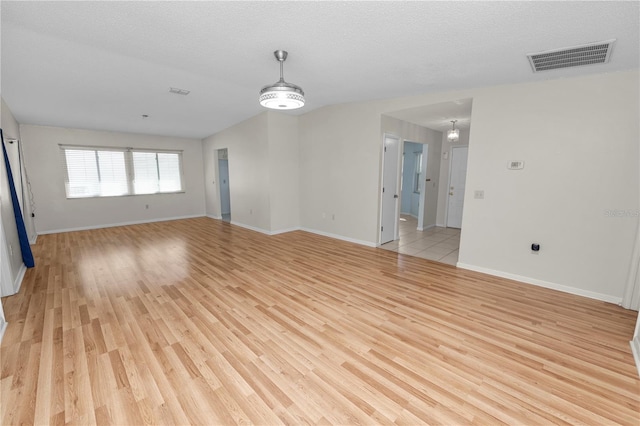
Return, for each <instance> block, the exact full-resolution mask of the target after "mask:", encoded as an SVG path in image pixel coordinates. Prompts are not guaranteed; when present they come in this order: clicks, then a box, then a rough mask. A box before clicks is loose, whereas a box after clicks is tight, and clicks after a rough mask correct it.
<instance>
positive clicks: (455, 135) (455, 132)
mask: <svg viewBox="0 0 640 426" xmlns="http://www.w3.org/2000/svg"><path fill="white" fill-rule="evenodd" d="M457 122H458V120H451V124H452V127H451V130H447V140H448V141H449V142H458V139H460V129H456V123H457Z"/></svg>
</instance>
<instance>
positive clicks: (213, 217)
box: [205, 214, 222, 220]
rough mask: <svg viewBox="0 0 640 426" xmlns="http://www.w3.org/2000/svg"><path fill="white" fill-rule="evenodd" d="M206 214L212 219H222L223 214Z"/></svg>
mask: <svg viewBox="0 0 640 426" xmlns="http://www.w3.org/2000/svg"><path fill="white" fill-rule="evenodd" d="M205 216H206V217H208V218H210V219H216V220H222V216H214V215H212V214H207V215H205Z"/></svg>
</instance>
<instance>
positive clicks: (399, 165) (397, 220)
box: [309, 132, 404, 247]
mask: <svg viewBox="0 0 640 426" xmlns="http://www.w3.org/2000/svg"><path fill="white" fill-rule="evenodd" d="M387 138H389V139H395V140H397V141H398V158H397V159H396V163H397V166H396V167H397V172H398V173H397V176H396V188H395V191H396V193H398V194H400V197H401V196H402V191H401V189H402V187H401V186H400V181H401V180H402V179H401V175H402V162H403V155H402V151H403V150H404V141H403V139H402V138H401V137H400V136H396V135H394V134H393V133H387V132H384V133H383V134H382V147H381V148H382V150H381V153H382V163H381V164H380V180H379V184H380V186H379V188H378V192H379V194H380V197H379V198H378V202H379V203H380V209H379V210H378V232H377V234H378V235H377V244H376V245H374V246H371V247H376V246H378V245H380V242H381V241H382V226H383V225H382V213H383V208H384V196H383V193H382V188H384V171H385V167H384V166H385V164H384V161H385V160H384V159H385V155H386V154H385V150H384V149H385V142H386V140H387ZM400 203H401V198H396V205H395V221H394V225H393V241H395V240H397V239H398V235H399V227H400ZM309 232H313V231H309ZM319 235H325V234H319ZM332 235H333V234H327V235H325V236H327V237H329V236H330V237H331V238H337V239H342V238H341V237H333V236H332ZM345 241H348V240H345ZM351 242H355V243H356V244H360V243H358V242H356V240H354V241H351ZM366 244H370V243H366ZM366 244H365V245H366Z"/></svg>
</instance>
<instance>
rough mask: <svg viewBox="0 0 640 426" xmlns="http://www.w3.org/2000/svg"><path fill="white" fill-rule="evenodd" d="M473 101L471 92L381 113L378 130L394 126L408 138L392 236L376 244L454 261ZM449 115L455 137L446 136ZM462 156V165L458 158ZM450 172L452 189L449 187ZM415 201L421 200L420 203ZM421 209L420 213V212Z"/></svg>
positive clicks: (453, 262)
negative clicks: (436, 101) (453, 99)
mask: <svg viewBox="0 0 640 426" xmlns="http://www.w3.org/2000/svg"><path fill="white" fill-rule="evenodd" d="M472 102H473V100H472V99H470V98H469V99H460V100H456V101H450V102H443V103H438V104H432V105H424V106H421V107H415V108H409V109H406V110H400V111H393V112H388V113H385V114H384V115H383V118H382V125H381V128H382V131H383V132H385V133H386V132H393V133H394V134H397V135H398V136H399V137H400V138H402V139H404V138H407V139H404V140H405V142H406V147H405V149H404V150H403V153H402V160H403V161H402V162H401V164H402V167H401V169H400V170H399V176H398V179H399V180H400V182H401V183H400V186H401V189H402V191H401V192H400V203H399V208H398V211H399V215H398V216H397V220H398V223H397V225H396V226H397V227H396V238H395V239H394V240H393V241H390V242H388V243H386V244H385V243H383V241H382V240H381V244H380V248H383V249H387V250H392V251H395V252H398V253H403V254H408V255H411V256H416V257H422V258H426V259H429V260H435V261H438V262H442V263H448V264H451V265H456V264H457V262H458V252H459V244H460V237H461V234H462V232H463V230H462V229H461V228H462V210H463V201H464V192H465V186H464V178H465V177H466V155H462V154H463V153H464V154H466V152H467V147H468V143H469V134H470V130H469V129H470V124H471V107H472ZM452 120H457V121H456V123H457V124H456V129H459V138H458V139H457V140H455V141H449V140H448V138H447V131H448V130H450V129H452V127H451V126H452ZM416 141H417V142H418V143H419V144H421V146H422V154H420V149H419V147H417V146H416V145H413V144H412V143H415V142H416ZM459 147H460V148H459ZM425 153H426V154H427V155H425ZM421 155H422V159H423V160H424V163H423V168H422V169H420V168H419V166H418V165H417V163H416V162H417V161H418V159H419V158H420V156H421ZM459 160H460V161H459ZM462 160H464V161H462ZM452 162H453V164H452ZM462 162H463V163H464V167H461V164H459V163H462ZM459 166H460V167H459ZM383 167H384V164H383ZM383 173H384V171H383ZM451 173H453V186H454V187H455V190H451V191H450V187H451V185H452V183H451V182H450V179H451V178H452V176H451ZM421 174H422V175H421ZM457 178H462V179H458V180H456V179H457ZM418 179H421V180H422V182H421V183H422V185H424V188H425V190H424V192H422V191H421V190H420V189H421V188H420V189H419V186H417V185H416V182H417V180H418ZM450 192H451V193H453V194H454V195H455V197H453V196H452V198H455V200H457V202H453V201H452V200H451V199H450V195H449V194H450ZM423 197H424V198H423ZM420 201H423V203H424V204H423V205H419V202H420ZM450 203H451V208H450V207H449V204H450ZM421 212H422V213H423V216H422V217H420V214H419V213H421ZM416 213H417V214H416ZM449 213H451V214H450V215H449ZM449 216H450V219H451V220H449ZM454 219H455V220H454Z"/></svg>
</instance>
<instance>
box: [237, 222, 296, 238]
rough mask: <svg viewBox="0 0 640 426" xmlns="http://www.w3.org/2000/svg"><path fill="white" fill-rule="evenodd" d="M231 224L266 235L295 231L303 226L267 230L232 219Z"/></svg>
mask: <svg viewBox="0 0 640 426" xmlns="http://www.w3.org/2000/svg"><path fill="white" fill-rule="evenodd" d="M231 224H232V225H235V226H239V227H241V228H245V229H248V230H250V231H255V232H259V233H261V234H265V235H278V234H285V233H287V232H293V231H300V230H301V228H300V227H298V226H296V227H294V228H287V229H278V230H276V231H268V230H266V229H262V228H257V227H255V226H251V225H246V224H244V223H239V222H234V221H231Z"/></svg>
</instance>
